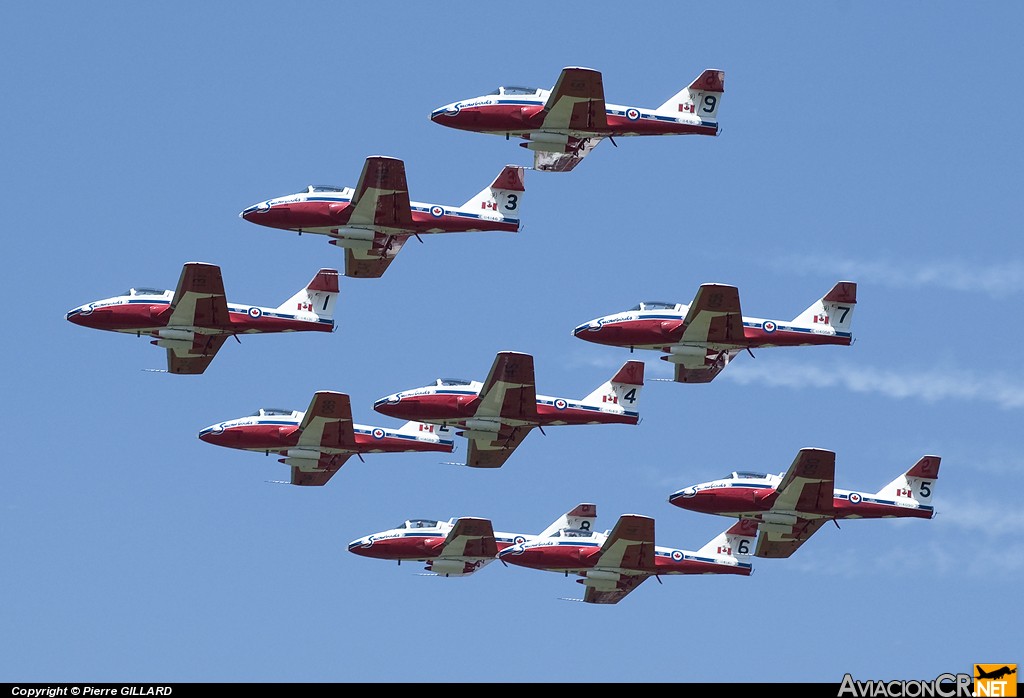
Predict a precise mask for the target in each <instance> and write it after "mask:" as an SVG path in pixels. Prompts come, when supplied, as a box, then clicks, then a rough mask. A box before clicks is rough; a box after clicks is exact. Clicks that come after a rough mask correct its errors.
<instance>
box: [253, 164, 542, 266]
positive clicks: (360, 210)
mask: <svg viewBox="0 0 1024 698" xmlns="http://www.w3.org/2000/svg"><path fill="white" fill-rule="evenodd" d="M523 169H524V168H522V167H518V166H515V165H508V166H506V167H505V168H504V169H502V171H501V172H500V173H498V176H497V177H495V178H494V181H493V182H491V184H490V185H489V186H487V187H486V188H484V189H483V190H482V191H481V192H480V193H479V194H477V195H476V196H474V197H473V198H472V199H470V200H469V201H467V202H466V203H464V204H463V205H462V206H448V205H444V206H442V205H440V204H424V203H419V202H416V201H410V200H409V187H408V185H407V184H406V181H405V163H404V162H403V161H401V160H399V159H397V158H391V157H383V156H379V155H377V156H373V157H368V158H366V162H365V163H364V164H363V171H362V174H360V175H359V183H358V184H357V185H356V187H355V189H353V188H351V187H327V186H315V185H310V186H309V187H307V188H306V191H304V192H299V193H298V194H289V195H288V196H281V197H278V198H276V199H270V200H268V201H263V202H260V203H258V204H255V205H253V206H250V207H249V208H247V209H245V210H244V211H242V212H241V213H240V214H239V216H241V217H242V218H244V219H245V220H247V221H249V222H250V223H258V224H260V225H265V226H267V227H270V228H280V229H283V230H292V231H295V232H297V233H299V234H300V235H301V234H302V233H316V234H319V235H327V236H328V237H330V240H329V242H330V243H331V244H332V245H338V246H339V247H344V248H345V276H353V277H364V278H374V277H379V276H381V275H382V274H383V273H384V271H385V270H386V269H387V268H388V265H390V264H391V262H392V261H393V260H394V258H395V256H396V255H397V254H398V252H399V251H400V250H401V249H402V245H404V244H405V242H406V241H407V240H408V239H409V238H410V237H413V236H415V237H416V238H417V239H419V236H420V235H426V234H428V233H429V234H433V233H464V232H477V231H505V232H510V233H515V232H518V231H519V213H520V211H521V210H522V205H523V195H524V193H525V189H526V188H525V185H524V183H523ZM420 242H422V240H420Z"/></svg>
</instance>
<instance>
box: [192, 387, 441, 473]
mask: <svg viewBox="0 0 1024 698" xmlns="http://www.w3.org/2000/svg"><path fill="white" fill-rule="evenodd" d="M448 434H449V430H448V429H447V428H446V427H439V426H437V425H434V424H423V423H421V422H407V423H406V424H404V425H403V426H402V427H401V428H399V429H397V430H396V429H385V428H384V427H374V426H365V425H363V424H356V423H355V422H354V421H353V420H352V404H351V400H350V399H349V396H348V395H346V394H345V393H336V392H331V391H327V390H321V391H318V392H317V393H316V394H314V395H313V400H312V402H310V403H309V408H308V409H307V410H306V411H305V412H298V411H296V410H281V409H270V408H261V409H259V410H257V411H256V412H254V413H253V414H251V415H249V416H248V417H242V418H240V419H231V420H228V421H226V422H219V423H217V424H212V425H210V426H208V427H206V428H205V429H203V430H202V431H200V432H199V438H200V439H202V440H203V441H205V442H206V443H210V444H215V445H217V446H227V447H228V448H239V449H243V450H246V451H261V452H263V453H265V454H271V453H275V454H277V455H279V456H283V457H282V458H280V459H279V460H280V462H281V463H284V464H286V465H289V466H291V469H292V477H291V484H293V485H324V484H326V483H327V481H328V480H330V479H331V476H333V475H334V473H336V472H338V470H339V469H340V468H341V466H343V465H344V464H345V461H347V460H348V459H349V458H351V457H352V456H353V455H355V456H357V457H358V458H359V459H360V460H362V454H363V453H408V452H412V451H443V452H445V453H451V452H452V451H453V450H454V449H455V440H454V439H451V438H446V437H447V436H448Z"/></svg>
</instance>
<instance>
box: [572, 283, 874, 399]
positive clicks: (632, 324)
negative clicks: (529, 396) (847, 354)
mask: <svg viewBox="0 0 1024 698" xmlns="http://www.w3.org/2000/svg"><path fill="white" fill-rule="evenodd" d="M856 305H857V284H856V283H854V282H852V281H840V282H839V283H837V284H836V285H835V286H833V287H832V288H831V289H830V290H829V292H828V293H826V294H825V295H824V296H822V297H821V298H819V299H818V300H816V301H815V302H814V303H812V304H811V305H810V306H809V307H808V308H807V309H806V310H804V311H803V312H802V313H800V314H799V315H797V316H796V317H795V318H793V319H792V320H766V319H764V318H757V317H746V316H744V315H743V311H742V310H741V308H740V294H739V289H737V288H736V287H735V286H729V285H727V284H701V286H700V288H699V289H698V290H697V295H696V296H695V297H694V299H693V301H692V302H691V303H690V304H689V305H686V304H685V303H662V302H654V301H647V302H644V303H640V304H639V305H636V306H634V307H633V308H630V309H629V310H626V311H623V312H619V313H613V314H611V315H605V316H604V317H599V318H595V319H593V320H591V321H589V322H585V323H583V324H582V325H578V326H577V327H576V329H574V330H573V335H575V336H576V337H578V338H580V339H583V340H586V341H588V342H594V343H595V344H606V345H609V346H616V347H628V348H629V349H630V350H631V351H632V350H633V349H648V350H653V351H660V352H662V353H664V354H665V355H664V356H662V357H661V359H662V360H663V361H668V362H669V363H671V364H673V366H674V367H675V380H676V381H678V382H680V383H709V382H711V381H712V380H713V379H714V378H715V376H717V375H718V374H719V373H721V372H722V369H724V368H725V367H726V366H727V365H728V364H729V362H730V361H732V360H733V358H734V357H735V356H736V355H737V354H739V353H740V352H741V351H743V350H747V351H750V350H751V349H755V348H762V347H795V346H817V345H823V344H838V345H843V346H849V345H850V344H851V343H852V342H853V334H852V332H851V325H852V323H853V310H854V307H855V306H856Z"/></svg>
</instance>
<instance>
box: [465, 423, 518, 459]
mask: <svg viewBox="0 0 1024 698" xmlns="http://www.w3.org/2000/svg"><path fill="white" fill-rule="evenodd" d="M532 430H533V427H531V426H518V427H510V426H507V425H502V427H501V430H500V431H499V432H498V433H497V434H495V438H494V439H478V438H471V439H470V440H469V453H468V455H467V456H466V465H468V466H470V467H472V468H500V467H501V466H503V465H505V461H507V460H508V458H509V456H511V455H512V452H513V451H515V450H516V449H517V448H518V447H519V444H521V443H523V439H525V438H526V437H527V435H529V433H530V432H531V431H532Z"/></svg>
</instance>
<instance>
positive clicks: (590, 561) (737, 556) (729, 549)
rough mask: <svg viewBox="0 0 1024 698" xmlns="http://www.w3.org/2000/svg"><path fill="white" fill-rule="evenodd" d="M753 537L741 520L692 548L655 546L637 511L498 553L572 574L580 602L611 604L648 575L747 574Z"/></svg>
mask: <svg viewBox="0 0 1024 698" xmlns="http://www.w3.org/2000/svg"><path fill="white" fill-rule="evenodd" d="M756 536H757V525H756V523H755V522H753V521H745V520H740V521H737V522H736V523H735V524H733V525H732V526H730V527H729V528H728V529H727V530H725V531H723V532H722V533H720V534H719V535H717V536H715V537H714V538H713V539H711V540H710V541H709V542H708V543H707V544H706V545H704V546H703V547H702V548H701V549H700V550H698V551H696V552H692V551H689V550H679V549H674V548H664V547H661V546H657V545H655V544H654V519H652V518H650V517H647V516H639V515H637V514H624V515H622V516H620V517H619V520H618V521H617V522H616V524H615V527H614V528H613V529H612V530H611V531H606V532H605V533H598V532H596V531H593V530H590V529H589V528H588V529H586V530H579V529H573V528H565V529H563V530H561V531H557V532H555V533H554V534H552V535H550V536H547V537H542V538H536V539H534V540H527V541H522V542H516V543H515V544H514V545H511V546H509V547H506V548H505V549H503V550H501V551H499V552H498V559H499V560H501V561H502V562H504V563H508V564H513V565H520V566H522V567H532V568H534V569H539V570H546V571H549V572H561V573H562V574H564V575H565V576H566V577H568V576H569V575H570V574H575V575H577V576H579V577H580V579H577V580H576V581H577V582H578V583H580V584H582V585H583V586H585V587H586V591H585V592H584V595H583V598H582V599H573V600H581V601H585V602H587V603H594V604H616V603H618V602H619V601H621V600H622V599H624V598H625V597H626V595H627V594H629V593H630V592H631V591H633V590H634V589H636V588H637V587H638V586H640V585H641V584H642V583H643V582H644V581H645V580H646V579H647V578H649V577H658V581H659V582H660V581H661V579H660V578H661V575H669V574H739V575H746V576H749V575H750V573H751V571H752V566H751V564H750V562H749V559H750V553H751V551H752V550H753V545H754V540H755V538H756Z"/></svg>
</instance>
